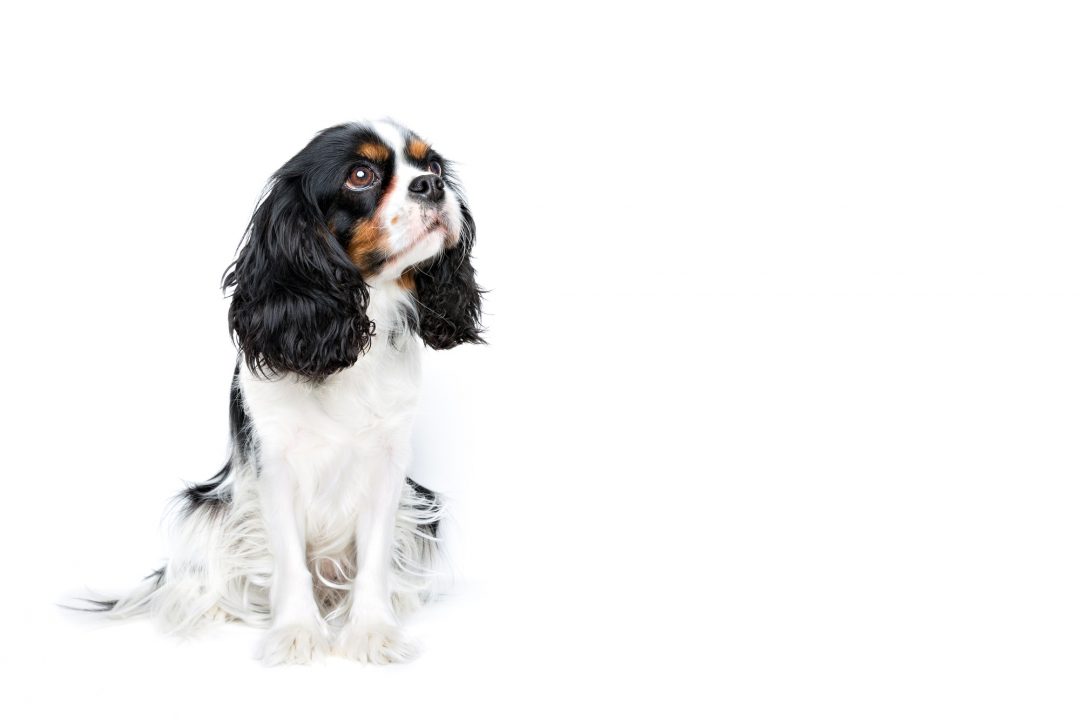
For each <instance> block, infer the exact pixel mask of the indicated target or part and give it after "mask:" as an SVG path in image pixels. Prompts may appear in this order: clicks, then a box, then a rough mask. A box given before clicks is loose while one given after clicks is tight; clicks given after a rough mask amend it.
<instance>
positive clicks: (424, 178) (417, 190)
mask: <svg viewBox="0 0 1080 720" xmlns="http://www.w3.org/2000/svg"><path fill="white" fill-rule="evenodd" d="M445 187H446V184H445V183H444V182H443V180H442V178H441V177H439V176H438V175H421V176H420V177H417V178H415V179H414V180H413V181H412V182H411V183H409V192H411V193H412V194H413V195H416V196H417V197H422V198H425V199H427V200H430V201H431V202H439V201H440V200H442V199H443V194H444V193H443V189H444V188H445Z"/></svg>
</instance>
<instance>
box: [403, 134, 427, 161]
mask: <svg viewBox="0 0 1080 720" xmlns="http://www.w3.org/2000/svg"><path fill="white" fill-rule="evenodd" d="M405 152H407V153H409V157H411V158H412V159H413V160H423V159H424V158H426V157H427V154H428V153H429V152H431V146H430V145H428V144H427V143H426V142H424V141H423V140H421V139H420V138H418V137H411V138H409V144H408V145H407V146H406V147H405Z"/></svg>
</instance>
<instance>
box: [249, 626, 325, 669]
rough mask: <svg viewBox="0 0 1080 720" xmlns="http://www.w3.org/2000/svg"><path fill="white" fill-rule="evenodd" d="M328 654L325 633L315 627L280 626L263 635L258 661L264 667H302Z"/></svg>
mask: <svg viewBox="0 0 1080 720" xmlns="http://www.w3.org/2000/svg"><path fill="white" fill-rule="evenodd" d="M327 652H329V643H328V642H327V640H326V633H325V632H324V631H323V629H322V628H320V627H318V626H317V625H303V624H295V625H282V626H281V627H273V628H270V629H269V630H267V631H266V634H265V635H263V639H262V645H261V647H260V648H259V655H258V657H259V659H260V660H262V662H263V664H264V665H304V664H306V663H309V662H311V661H312V660H321V659H322V658H323V657H325V656H326V654H327Z"/></svg>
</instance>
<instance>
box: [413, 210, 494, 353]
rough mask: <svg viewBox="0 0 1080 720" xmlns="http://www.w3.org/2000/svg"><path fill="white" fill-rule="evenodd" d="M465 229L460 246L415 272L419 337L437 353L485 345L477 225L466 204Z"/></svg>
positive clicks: (433, 259) (457, 245)
mask: <svg viewBox="0 0 1080 720" xmlns="http://www.w3.org/2000/svg"><path fill="white" fill-rule="evenodd" d="M461 212H462V220H463V222H462V229H461V237H460V239H459V240H458V242H457V244H456V245H454V246H453V247H451V248H448V249H446V250H444V251H443V252H441V253H440V254H438V255H436V256H435V257H434V258H432V259H431V260H429V261H428V262H427V263H426V264H422V265H420V266H418V267H417V268H416V271H415V273H414V278H415V279H416V306H417V307H416V309H417V314H418V315H419V322H418V325H419V327H418V328H417V333H418V334H419V335H420V339H421V340H423V341H424V343H425V344H426V345H428V346H429V347H433V348H435V349H436V350H446V349H448V348H452V347H455V346H457V345H460V344H461V343H482V342H484V340H483V338H481V337H480V333H481V331H482V328H481V326H480V295H481V294H482V293H483V291H482V290H480V288H479V287H477V285H476V271H475V270H473V266H472V260H471V259H470V256H471V254H472V246H473V241H474V239H475V237H476V224H475V223H474V222H473V219H472V214H471V213H470V212H469V209H468V208H467V207H465V205H464V204H462V206H461Z"/></svg>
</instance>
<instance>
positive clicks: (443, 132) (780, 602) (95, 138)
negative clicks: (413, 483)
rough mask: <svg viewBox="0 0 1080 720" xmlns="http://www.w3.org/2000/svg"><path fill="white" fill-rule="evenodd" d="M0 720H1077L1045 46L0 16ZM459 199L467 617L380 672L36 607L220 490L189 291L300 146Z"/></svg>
mask: <svg viewBox="0 0 1080 720" xmlns="http://www.w3.org/2000/svg"><path fill="white" fill-rule="evenodd" d="M3 14H4V20H3V22H2V23H0V60H2V65H3V69H2V70H0V73H2V76H3V87H2V90H0V96H2V101H0V105H2V106H3V107H4V110H3V113H2V117H0V129H2V132H0V152H2V158H3V171H2V172H0V184H2V186H0V196H2V197H3V205H2V213H3V218H2V225H0V228H2V233H3V245H4V257H5V259H4V260H3V261H2V262H0V300H2V310H0V312H2V322H3V328H4V343H3V353H2V354H0V363H2V372H3V378H4V379H5V382H4V390H3V407H4V410H3V413H2V419H3V423H4V430H3V433H2V436H0V441H2V443H3V447H2V459H0V462H2V473H3V477H4V480H5V482H4V491H3V496H4V500H3V503H2V508H3V510H2V515H3V521H2V522H0V539H2V544H0V553H2V567H3V569H4V578H5V579H4V588H3V592H2V593H0V610H2V614H0V623H2V626H3V628H4V630H5V634H6V635H7V637H6V643H5V648H4V651H3V652H2V653H0V676H2V677H3V678H5V680H4V685H5V686H6V690H5V692H4V693H3V699H2V700H0V707H3V708H4V709H3V714H4V715H5V716H7V717H26V716H35V717H84V718H95V717H106V716H108V717H122V718H124V717H142V716H145V715H147V714H151V713H152V714H153V715H155V716H162V717H191V716H206V717H229V716H232V717H238V716H241V715H243V716H247V717H260V716H262V717H288V716H299V715H302V716H303V717H312V718H316V717H330V716H361V717H387V716H394V717H415V716H417V715H418V714H420V713H424V714H425V715H429V716H432V717H496V716H498V717H552V716H556V715H558V716H564V715H565V716H570V717H576V716H585V715H599V716H603V717H607V716H616V715H618V716H652V717H658V716H662V717H829V718H836V717H852V718H865V717H874V718H887V717H896V718H909V717H923V718H928V717H947V718H958V717H980V718H986V717H1039V718H1053V717H1075V714H1076V712H1077V710H1080V707H1078V705H1080V703H1078V699H1077V695H1076V693H1075V692H1074V690H1075V678H1076V675H1077V671H1078V670H1080V664H1078V662H1077V657H1078V655H1077V652H1076V648H1077V641H1078V640H1080V627H1078V621H1077V608H1078V607H1080V592H1078V591H1080V584H1078V581H1077V572H1076V568H1077V557H1076V548H1077V541H1078V539H1080V538H1078V531H1077V523H1076V520H1075V518H1076V509H1077V500H1078V491H1077V452H1076V438H1077V431H1078V430H1080V419H1078V414H1077V407H1078V406H1080V405H1078V400H1080V383H1078V377H1077V372H1076V368H1077V367H1078V361H1080V341H1078V337H1077V332H1076V328H1077V319H1078V317H1077V310H1078V309H1080V308H1078V296H1077V288H1076V278H1077V270H1078V267H1077V261H1078V259H1080V252H1078V250H1077V239H1078V234H1077V229H1078V228H1077V224H1078V223H1077V212H1076V198H1077V191H1078V189H1080V187H1078V185H1080V180H1078V175H1077V170H1076V169H1077V167H1080V163H1078V160H1080V142H1078V139H1077V138H1078V135H1077V132H1076V128H1077V127H1080V117H1078V116H1080V112H1078V110H1080V103H1078V99H1077V95H1076V92H1075V89H1076V87H1077V76H1076V75H1077V68H1078V67H1080V64H1078V60H1080V58H1078V57H1077V55H1078V52H1077V45H1076V42H1075V38H1076V36H1077V30H1078V29H1080V28H1078V27H1077V22H1076V16H1075V11H1074V10H1073V9H1072V8H1070V7H1069V5H1068V4H1066V3H1060V4H1056V3H990V4H987V3H961V2H947V3H919V2H916V3H903V4H899V3H898V4H894V5H882V4H877V5H874V6H866V5H864V4H861V3H833V2H830V3H824V4H815V5H814V6H813V7H810V6H804V5H803V4H797V3H772V2H766V3H753V4H750V3H745V4H744V3H733V4H723V5H719V6H714V7H711V8H710V9H705V8H704V6H699V5H697V4H690V3H678V2H674V3H662V4H649V5H636V4H632V3H630V4H627V3H621V4H590V3H572V4H565V5H564V4H560V3H544V4H543V5H538V6H533V7H526V6H513V5H498V6H482V5H457V4H453V3H438V4H424V3H409V4H408V5H398V4H391V3H379V4H367V3H318V2H313V3H305V4H303V5H299V4H298V5H292V6H287V5H277V4H273V3H263V4H259V5H254V4H252V5H249V6H246V7H241V6H239V5H235V6H234V5H231V4H230V5H225V4H217V5H205V6H200V5H199V4H197V3H195V4H185V5H183V6H179V5H177V6H174V7H171V8H167V9H166V8H161V7H157V6H151V5H147V4H138V5H136V4H132V5H121V4H111V3H104V4H100V3H98V4H92V5H77V4H49V5H36V6H34V7H33V9H30V8H29V6H24V7H21V8H18V9H14V8H9V9H7V10H4V11H3ZM385 115H388V116H392V117H394V118H395V119H397V120H399V121H401V122H403V123H405V124H407V125H408V126H410V127H411V128H413V129H415V130H416V131H417V132H419V133H420V134H422V135H423V136H425V137H426V138H428V139H430V140H431V141H432V142H433V143H434V145H435V147H436V148H438V149H439V150H440V151H441V152H443V153H445V154H446V155H447V156H448V157H449V158H451V159H452V160H455V161H456V164H457V169H458V172H459V174H460V176H461V178H462V180H463V184H464V187H465V189H466V191H467V194H468V199H469V202H470V205H471V208H472V210H473V212H474V214H475V216H476V219H477V225H478V239H477V245H476V251H475V264H476V267H477V270H478V277H479V279H480V281H481V283H482V284H483V285H484V286H485V287H487V288H488V289H489V290H490V293H489V294H488V296H487V297H486V304H485V322H486V324H487V326H488V328H489V330H488V333H487V340H488V342H489V344H488V345H487V346H480V347H462V348H458V349H455V350H453V351H449V352H442V353H436V352H432V351H425V357H424V362H425V381H424V388H423V400H422V404H421V410H420V415H419V418H418V422H417V427H416V434H415V447H416V458H415V462H414V467H413V469H412V474H413V475H414V477H416V478H417V479H418V480H420V481H421V482H423V483H424V484H426V485H429V486H431V487H434V488H436V489H438V490H442V491H444V492H446V493H448V494H449V495H450V496H451V498H452V499H453V501H454V506H453V510H454V515H455V518H456V519H455V523H454V530H455V536H456V538H457V543H456V545H455V559H456V562H457V590H456V593H455V594H454V596H453V597H451V598H450V599H448V600H447V601H445V602H443V603H441V604H439V605H437V606H435V607H434V608H432V609H431V610H430V611H429V612H426V613H424V614H423V615H422V616H421V617H420V618H418V620H417V621H415V622H413V623H412V624H411V626H410V627H411V629H412V630H413V631H414V633H415V635H417V636H418V637H419V639H420V640H421V641H422V642H423V645H424V648H425V652H424V654H423V655H422V656H421V657H420V659H419V660H417V661H416V662H414V663H412V664H410V665H405V666H400V667H391V668H374V667H364V666H360V665H356V664H352V663H349V662H346V661H343V660H339V659H334V660H331V661H329V662H328V663H327V664H326V665H325V666H322V667H315V668H282V669H273V670H266V669H264V668H262V667H261V666H260V665H258V663H257V662H255V661H254V660H253V659H252V654H253V652H254V649H255V644H256V641H257V632H256V631H252V630H245V629H243V628H234V627H233V628H226V629H223V630H220V631H216V632H213V633H211V634H210V635H208V636H207V637H205V638H201V639H198V640H196V641H192V642H184V643H178V642H176V641H174V640H171V639H168V638H165V637H163V636H161V635H159V634H158V633H157V632H156V630H155V629H154V628H153V627H152V626H151V625H150V624H149V623H147V622H133V623H124V624H109V625H105V626H100V625H98V624H95V623H90V622H86V621H85V620H86V619H85V618H80V617H76V618H72V617H70V616H69V615H67V614H65V613H63V612H62V611H60V610H58V609H57V608H56V607H55V603H56V602H57V601H60V600H62V599H63V598H64V597H65V596H66V595H67V594H69V593H72V592H78V591H79V590H81V589H83V588H84V587H86V586H89V587H91V588H94V589H99V590H107V589H118V588H124V587H126V586H128V585H130V584H132V583H134V582H136V581H137V580H138V579H139V578H140V577H142V576H143V575H145V574H146V573H147V572H149V570H150V569H151V568H153V567H156V565H155V563H158V562H159V561H160V559H161V557H162V555H161V554H162V552H163V549H164V546H163V544H162V542H161V537H160V534H159V519H160V518H161V516H162V512H163V510H164V508H165V505H166V503H167V502H168V501H169V499H170V498H171V497H172V496H173V495H174V494H175V493H176V492H177V491H178V490H179V489H181V488H182V487H183V484H184V483H185V482H186V483H193V482H200V481H202V480H204V479H205V478H207V477H208V476H209V475H210V474H211V473H213V472H214V471H215V470H216V469H217V468H218V467H219V466H220V463H221V462H222V461H223V459H224V457H225V452H226V439H227V412H226V398H227V392H228V385H229V380H230V376H231V371H232V367H233V364H234V360H235V349H234V348H233V346H232V344H231V342H230V339H229V337H228V333H227V327H226V321H225V312H226V307H227V303H226V301H225V300H224V299H223V297H222V294H221V292H220V289H219V285H220V278H221V273H222V272H223V271H224V269H225V267H226V265H227V264H228V263H229V262H230V260H231V259H232V257H233V254H234V251H235V250H236V247H237V244H238V243H239V241H240V239H241V235H242V232H243V230H244V227H245V225H246V223H247V220H248V218H249V217H250V214H251V212H252V210H253V209H254V206H255V203H256V201H257V199H258V197H259V195H260V192H261V189H262V187H263V185H264V183H265V181H266V180H267V178H268V177H269V176H270V174H271V173H272V172H273V171H274V170H275V169H276V168H278V167H279V166H280V165H281V164H282V163H283V162H284V161H285V160H287V159H288V158H289V157H291V156H292V155H293V154H294V153H295V152H296V151H298V150H299V149H300V148H301V147H302V146H303V145H304V144H305V143H306V142H307V140H308V139H309V138H310V137H311V136H312V135H313V134H314V133H315V132H316V131H318V130H319V129H321V128H324V127H327V126H329V125H333V124H337V123H340V122H343V121H348V120H355V119H362V118H364V117H381V116H385Z"/></svg>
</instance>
